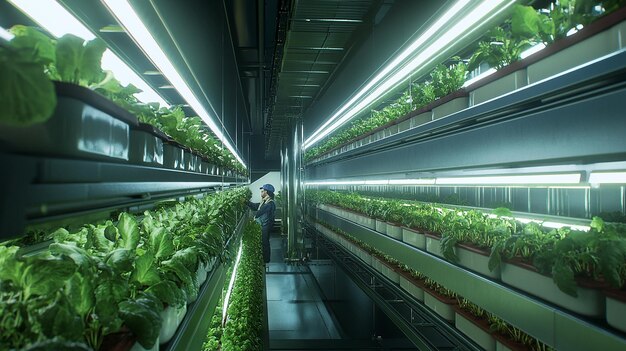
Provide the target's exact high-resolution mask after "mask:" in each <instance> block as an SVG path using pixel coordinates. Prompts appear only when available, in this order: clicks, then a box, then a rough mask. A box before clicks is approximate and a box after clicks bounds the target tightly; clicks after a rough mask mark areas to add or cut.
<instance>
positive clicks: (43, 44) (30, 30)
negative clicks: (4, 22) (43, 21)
mask: <svg viewBox="0 0 626 351" xmlns="http://www.w3.org/2000/svg"><path fill="white" fill-rule="evenodd" d="M9 31H10V32H11V33H12V34H13V35H15V37H14V38H13V39H12V40H11V46H13V47H14V48H16V49H25V50H29V51H30V54H31V55H32V58H33V59H34V60H35V61H36V62H38V63H40V64H42V65H49V64H51V63H54V62H55V60H56V56H55V55H56V49H55V47H54V43H53V42H52V39H50V37H49V36H47V35H45V34H44V33H42V32H41V31H39V30H38V29H36V28H34V27H28V26H23V25H15V26H13V27H11V29H10V30H9ZM42 69H43V68H42Z"/></svg>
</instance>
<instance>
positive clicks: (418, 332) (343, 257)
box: [308, 223, 480, 350]
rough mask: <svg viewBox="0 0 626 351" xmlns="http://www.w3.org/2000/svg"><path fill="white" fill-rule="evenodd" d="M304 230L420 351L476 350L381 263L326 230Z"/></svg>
mask: <svg viewBox="0 0 626 351" xmlns="http://www.w3.org/2000/svg"><path fill="white" fill-rule="evenodd" d="M320 229H322V228H320ZM308 230H309V231H310V232H312V233H316V234H317V237H316V239H317V242H318V244H319V246H320V248H322V250H324V251H325V252H327V253H328V254H329V255H330V256H331V257H332V258H333V259H334V261H335V262H337V263H338V264H339V265H340V267H342V268H343V270H344V271H345V272H346V273H347V274H348V275H349V276H350V277H351V278H352V280H353V281H354V282H355V283H356V284H357V285H358V286H359V287H360V288H361V289H363V291H365V293H366V294H367V295H368V296H369V297H370V298H371V299H372V300H373V301H374V302H375V303H376V305H377V306H378V307H380V308H381V309H382V310H383V311H384V312H385V314H386V315H387V316H388V317H389V318H390V319H391V320H392V321H394V323H395V324H396V325H397V326H398V327H399V328H400V329H401V330H402V331H403V332H404V333H405V335H407V337H408V338H409V339H411V341H412V342H413V343H414V345H416V346H417V347H419V349H420V350H450V349H454V350H479V349H480V348H479V347H477V346H476V345H474V344H473V343H472V342H471V341H470V340H468V339H467V338H465V337H464V336H463V335H462V334H460V333H459V332H458V331H456V330H455V329H454V328H452V327H451V325H449V324H448V322H446V321H444V320H443V319H441V318H439V317H438V316H436V314H435V313H434V312H432V311H430V310H428V308H425V307H424V306H423V305H422V304H421V303H419V302H417V301H415V298H414V297H413V296H411V295H409V294H408V293H407V292H405V291H403V290H402V289H400V288H399V285H397V282H395V281H394V278H393V277H391V278H390V276H389V274H385V273H386V272H385V267H386V266H385V265H384V264H381V265H382V267H378V268H376V265H374V266H372V265H371V264H369V263H368V262H367V260H366V259H363V258H364V257H361V256H360V255H358V254H355V251H353V250H354V249H355V247H354V245H350V244H348V242H346V241H345V240H344V239H343V238H342V237H339V236H337V238H333V237H332V236H331V235H328V234H329V233H328V232H329V231H328V230H319V229H318V228H317V226H315V225H314V224H313V223H308ZM337 239H338V240H337ZM368 256H369V255H368ZM369 257H370V258H371V256H369ZM359 258H361V259H363V260H359ZM374 260H377V259H374ZM372 267H375V269H373V268H372Z"/></svg>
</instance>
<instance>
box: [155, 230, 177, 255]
mask: <svg viewBox="0 0 626 351" xmlns="http://www.w3.org/2000/svg"><path fill="white" fill-rule="evenodd" d="M150 248H151V249H152V251H154V256H155V257H156V259H157V260H159V261H160V260H162V259H166V258H169V257H171V256H172V254H174V242H173V240H172V236H171V234H170V233H169V231H167V230H165V228H163V227H157V228H154V229H153V230H152V231H151V232H150Z"/></svg>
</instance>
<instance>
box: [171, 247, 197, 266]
mask: <svg viewBox="0 0 626 351" xmlns="http://www.w3.org/2000/svg"><path fill="white" fill-rule="evenodd" d="M170 260H171V261H177V262H180V263H182V264H183V265H184V266H185V267H186V268H187V269H189V270H190V271H193V270H195V269H196V267H197V266H198V255H197V250H196V248H195V247H188V248H186V249H183V250H179V251H176V253H175V254H174V256H172V258H171V259H170Z"/></svg>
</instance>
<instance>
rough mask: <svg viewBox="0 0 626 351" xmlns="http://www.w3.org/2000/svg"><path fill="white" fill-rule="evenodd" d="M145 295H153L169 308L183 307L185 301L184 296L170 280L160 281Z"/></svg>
mask: <svg viewBox="0 0 626 351" xmlns="http://www.w3.org/2000/svg"><path fill="white" fill-rule="evenodd" d="M146 292H147V293H151V294H154V295H155V296H156V297H157V298H158V299H159V300H160V301H161V302H163V303H164V304H167V305H169V306H174V307H180V306H184V305H185V304H186V303H187V301H186V298H185V294H184V293H183V291H182V290H180V289H179V288H178V287H177V286H176V284H174V282H172V281H171V280H162V281H160V282H158V283H156V284H154V285H152V286H151V287H149V288H148V289H146Z"/></svg>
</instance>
